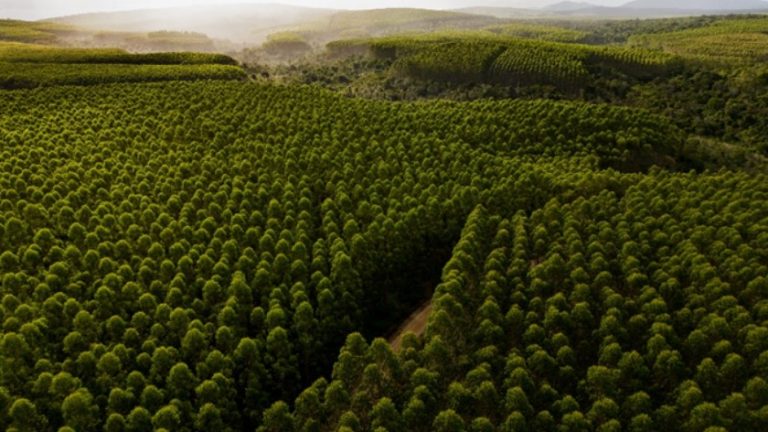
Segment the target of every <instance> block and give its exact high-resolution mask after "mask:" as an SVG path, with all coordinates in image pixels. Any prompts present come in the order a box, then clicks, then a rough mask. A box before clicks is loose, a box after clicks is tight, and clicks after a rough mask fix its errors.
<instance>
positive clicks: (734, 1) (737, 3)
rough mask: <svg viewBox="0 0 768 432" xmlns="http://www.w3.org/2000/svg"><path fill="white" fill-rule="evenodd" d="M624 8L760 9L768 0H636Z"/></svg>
mask: <svg viewBox="0 0 768 432" xmlns="http://www.w3.org/2000/svg"><path fill="white" fill-rule="evenodd" d="M622 8H629V9H677V10H697V11H700V10H727V11H734V10H746V9H751V10H759V9H768V2H765V1H761V0H727V1H723V0H675V1H669V0H634V1H631V2H629V3H627V4H625V5H624V6H622Z"/></svg>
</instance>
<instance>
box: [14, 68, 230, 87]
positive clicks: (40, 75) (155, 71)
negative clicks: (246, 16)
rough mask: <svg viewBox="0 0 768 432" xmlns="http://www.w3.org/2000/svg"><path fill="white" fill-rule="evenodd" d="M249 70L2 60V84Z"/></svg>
mask: <svg viewBox="0 0 768 432" xmlns="http://www.w3.org/2000/svg"><path fill="white" fill-rule="evenodd" d="M244 77H245V73H244V72H243V71H242V70H241V69H240V68H238V67H236V66H220V65H199V66H179V65H172V66H166V65H132V64H87V65H82V64H37V63H0V88H6V89H19V88H33V87H41V86H54V85H94V84H104V83H113V82H152V81H191V80H235V79H243V78H244Z"/></svg>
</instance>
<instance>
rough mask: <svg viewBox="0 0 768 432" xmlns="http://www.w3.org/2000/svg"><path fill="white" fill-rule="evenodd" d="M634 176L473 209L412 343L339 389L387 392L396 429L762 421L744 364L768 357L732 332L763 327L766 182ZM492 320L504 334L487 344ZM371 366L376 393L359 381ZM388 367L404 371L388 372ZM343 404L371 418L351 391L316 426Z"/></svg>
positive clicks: (605, 427)
mask: <svg viewBox="0 0 768 432" xmlns="http://www.w3.org/2000/svg"><path fill="white" fill-rule="evenodd" d="M636 180H637V182H636V183H634V184H633V185H632V186H630V187H628V188H627V189H625V190H623V191H622V192H621V193H619V194H617V193H614V192H612V191H608V190H603V191H601V192H598V193H596V194H594V195H591V196H580V197H575V198H574V199H573V200H570V201H569V202H564V201H562V200H561V199H553V200H551V201H549V202H547V203H546V204H544V205H543V206H542V207H541V208H539V209H538V210H536V211H534V212H532V213H530V214H528V213H526V212H522V211H517V212H515V214H514V215H513V216H511V217H505V216H498V215H495V214H493V213H491V212H489V211H488V210H487V209H486V208H484V207H478V208H476V209H475V210H474V211H473V212H472V213H471V214H470V215H469V217H468V218H467V223H466V225H465V227H464V229H463V231H462V235H461V238H460V240H459V241H458V243H457V244H456V246H455V248H454V250H453V257H452V258H451V259H450V260H449V261H448V263H447V264H446V265H445V267H444V269H443V277H442V283H441V284H440V285H439V286H438V287H437V289H436V292H435V295H434V297H433V305H434V311H433V312H432V315H431V317H430V321H429V326H428V328H427V334H426V336H425V339H424V342H423V345H419V346H417V347H414V348H412V349H411V350H410V351H408V350H406V351H403V352H401V353H400V355H399V356H398V357H397V361H396V362H395V363H394V364H390V363H387V364H384V363H375V364H373V365H369V366H368V367H367V368H366V369H365V370H364V371H362V370H360V369H358V370H357V372H356V374H357V375H355V374H352V375H351V376H349V375H348V376H345V382H347V383H354V384H353V385H352V392H351V394H350V398H349V399H350V400H351V401H355V400H357V399H358V398H360V397H362V395H368V394H370V393H371V392H376V394H377V397H380V398H381V400H382V401H384V400H386V401H389V400H390V399H389V398H391V399H392V400H393V401H399V402H396V403H395V406H394V407H389V408H388V409H389V411H391V412H392V413H397V412H398V409H399V410H402V412H403V413H404V415H403V420H404V421H405V425H404V427H403V430H450V431H454V430H464V427H465V425H466V424H469V425H470V426H469V427H470V430H475V428H477V430H483V428H490V430H494V429H493V425H496V426H497V428H498V430H505V431H506V430H509V431H519V430H568V431H572V430H579V431H592V430H598V431H617V430H623V429H624V427H626V426H628V427H630V430H655V429H656V428H657V426H656V425H659V424H664V425H666V427H672V428H679V429H682V430H697V431H698V430H701V431H703V430H713V431H714V430H731V429H738V430H745V431H758V430H762V429H764V428H765V426H766V423H765V422H764V420H763V419H759V418H758V416H759V414H758V412H759V411H760V410H762V405H761V402H760V400H761V399H760V398H759V397H758V398H757V399H754V398H755V397H756V396H757V393H756V392H755V391H751V390H750V389H756V388H758V387H759V388H761V389H765V388H768V387H765V386H764V383H763V380H762V377H761V375H762V373H763V372H762V371H761V370H759V369H756V368H755V367H754V366H753V367H750V366H749V365H750V364H752V365H754V364H755V362H759V361H760V360H758V359H759V357H760V356H762V355H764V354H765V351H763V347H762V346H761V347H757V346H752V345H751V344H750V343H745V341H746V339H745V338H748V339H749V340H750V341H757V340H759V338H760V337H761V336H759V335H762V334H763V333H765V332H766V331H768V330H765V327H764V324H765V323H764V322H763V319H762V312H760V310H761V308H762V307H763V304H764V302H765V300H764V298H763V297H761V294H760V293H759V292H760V291H758V290H757V286H758V285H760V286H762V284H763V279H764V278H763V276H762V273H763V271H764V270H765V265H764V264H763V263H762V261H761V260H760V259H759V257H761V256H762V254H763V252H761V251H762V250H763V248H764V247H765V246H766V244H765V239H766V237H765V235H762V234H761V235H758V236H754V235H752V234H750V233H762V232H763V231H764V230H765V223H766V220H768V219H766V217H767V216H768V206H767V205H766V200H765V197H766V196H767V195H766V194H768V187H766V183H765V176H764V175H759V176H751V175H748V174H745V173H735V172H720V173H705V174H694V173H689V174H672V173H669V172H664V171H661V170H658V169H656V170H653V171H652V172H651V173H649V174H647V175H642V176H638V177H636ZM494 326H495V327H498V328H499V334H500V335H502V337H498V338H495V339H494V338H489V337H488V336H489V335H488V334H486V333H488V332H487V331H486V329H489V328H491V327H494ZM697 335H698V336H697ZM747 335H751V337H748V336H747ZM358 345H361V346H363V347H364V344H363V342H362V341H360V342H358ZM374 345H375V343H374ZM762 345H764V344H762ZM372 354H373V345H371V347H370V348H368V349H367V350H366V351H364V352H361V353H360V354H358V355H360V356H361V357H364V358H371V356H372ZM342 358H343V355H342V357H340V359H339V362H338V363H337V366H340V365H341V364H342ZM372 367H375V368H376V369H378V373H379V374H380V375H381V376H390V381H389V382H388V384H387V385H386V386H383V387H377V386H375V385H372V384H371V383H368V382H366V376H369V375H374V374H375V373H376V371H375V370H371V368H372ZM400 368H402V369H407V370H409V371H411V374H410V376H409V375H408V374H405V375H404V376H403V377H402V378H400V379H398V378H396V377H395V376H393V375H388V373H387V372H386V371H392V370H400ZM427 374H432V375H434V376H435V377H436V379H434V380H430V381H431V382H429V384H428V385H425V380H424V379H423V378H422V377H423V376H424V375H427ZM335 378H336V379H338V377H335ZM758 383H760V384H758ZM334 384H335V382H332V383H331V384H330V386H333V385H334ZM760 391H761V390H760ZM758 392H759V391H758ZM747 394H750V395H751V396H746V395H747ZM415 401H420V402H418V403H417V402H415ZM427 406H429V408H427ZM417 407H418V408H417ZM329 408H330V406H329ZM350 409H351V410H352V412H353V413H354V414H355V415H356V416H357V417H359V418H366V417H365V416H366V414H368V413H369V412H368V411H367V408H365V407H362V406H359V405H355V403H354V402H352V403H351V404H349V405H345V404H342V405H340V406H334V407H333V408H331V411H330V412H329V413H328V414H327V416H326V417H323V419H322V420H321V422H323V421H326V420H331V421H333V419H335V418H338V417H337V416H338V415H339V413H341V412H345V410H350ZM417 409H418V411H419V413H420V415H414V414H415V412H416V410H417ZM374 411H375V410H374ZM346 412H349V411H346ZM406 413H407V414H406ZM393 416H394V414H392V415H391V416H390V417H393ZM424 416H426V417H427V418H426V419H424V418H423V417H424ZM480 418H482V419H483V420H480ZM470 419H474V420H472V421H471V422H469V420H470ZM370 424H371V427H372V426H373V421H371V423H370ZM489 424H490V425H489ZM430 426H431V427H430ZM366 427H368V424H367V423H363V425H362V429H365V428H366ZM328 430H334V426H333V425H331V426H330V427H329V428H328Z"/></svg>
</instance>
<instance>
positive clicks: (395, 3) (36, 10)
mask: <svg viewBox="0 0 768 432" xmlns="http://www.w3.org/2000/svg"><path fill="white" fill-rule="evenodd" d="M558 1H559V0H325V1H323V0H315V1H311V0H285V1H282V0H272V1H260V0H250V1H249V0H239V1H238V0H197V1H194V0H193V1H189V0H132V1H128V0H107V1H104V0H0V18H3V17H6V18H23V19H38V18H46V17H52V16H60V15H67V14H76V13H82V12H98V11H114V10H130V9H142V8H157V7H168V6H183V5H192V4H229V3H284V4H294V5H300V6H311V7H319V8H336V9H369V8H380V7H424V8H433V9H450V8H456V7H465V6H508V7H538V6H546V5H548V4H552V3H557V2H558ZM628 1H629V0H591V1H590V3H593V4H603V5H619V4H623V3H627V2H628Z"/></svg>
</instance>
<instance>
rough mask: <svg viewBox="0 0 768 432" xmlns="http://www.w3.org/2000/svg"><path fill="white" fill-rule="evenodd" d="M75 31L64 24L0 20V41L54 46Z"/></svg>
mask: <svg viewBox="0 0 768 432" xmlns="http://www.w3.org/2000/svg"><path fill="white" fill-rule="evenodd" d="M75 31H76V30H75V28H73V27H71V26H68V25H64V24H57V23H50V22H28V21H16V20H8V19H0V41H11V42H24V43H42V44H52V43H55V42H57V40H58V38H59V36H61V35H66V34H69V33H73V32H75Z"/></svg>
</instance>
